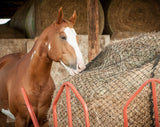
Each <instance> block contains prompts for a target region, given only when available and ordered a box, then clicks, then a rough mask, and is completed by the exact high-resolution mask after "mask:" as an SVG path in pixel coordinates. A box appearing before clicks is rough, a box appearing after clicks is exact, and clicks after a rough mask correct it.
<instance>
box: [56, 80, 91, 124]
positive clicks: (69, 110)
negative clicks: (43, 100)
mask: <svg viewBox="0 0 160 127" xmlns="http://www.w3.org/2000/svg"><path fill="white" fill-rule="evenodd" d="M66 86H67V88H66V95H67V96H70V92H69V88H70V89H71V90H72V91H73V93H74V94H75V95H76V97H77V98H78V100H79V101H80V102H81V104H82V106H83V110H84V114H85V123H86V127H90V124H89V113H88V108H87V105H86V103H85V101H84V100H83V98H82V97H81V95H80V94H79V93H78V91H77V90H76V88H75V87H74V86H73V85H72V84H71V83H70V82H65V83H63V84H62V86H61V88H60V90H59V91H58V94H57V96H56V97H55V100H54V102H53V121H54V127H58V124H57V111H56V105H57V102H58V100H59V98H60V95H61V93H62V92H63V89H64V87H66ZM67 91H68V92H67ZM67 98H68V97H67ZM67 100H70V97H69V98H68V99H67ZM67 103H68V104H67V109H68V112H70V113H71V105H70V104H71V103H70V102H67ZM69 103H70V104H69ZM68 106H69V107H68ZM68 117H70V116H68ZM68 120H70V121H68V123H69V125H70V126H72V116H71V118H68Z"/></svg>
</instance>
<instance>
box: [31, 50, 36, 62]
mask: <svg viewBox="0 0 160 127" xmlns="http://www.w3.org/2000/svg"><path fill="white" fill-rule="evenodd" d="M35 54H36V51H34V52H33V53H32V56H31V60H32V59H33V57H34V55H35Z"/></svg>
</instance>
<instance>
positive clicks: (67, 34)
mask: <svg viewBox="0 0 160 127" xmlns="http://www.w3.org/2000/svg"><path fill="white" fill-rule="evenodd" d="M75 20H76V11H74V13H73V15H72V16H71V17H70V18H69V19H68V20H66V19H63V11H62V8H60V9H59V11H58V17H57V19H56V21H55V22H53V23H52V24H51V25H50V26H48V27H47V28H46V29H45V30H44V31H43V32H42V33H41V34H40V36H39V37H38V38H37V39H36V40H35V44H34V46H33V48H32V49H31V50H30V52H28V53H15V54H9V55H7V56H4V57H2V58H1V59H0V111H1V112H0V126H1V127H4V126H5V124H6V118H7V116H6V115H4V113H5V112H9V113H10V114H13V116H14V117H15V126H16V127H28V126H33V123H32V121H31V118H30V116H29V112H28V110H27V107H26V105H25V101H24V99H23V96H22V93H21V88H22V87H24V89H25V91H26V93H27V95H28V98H29V100H30V103H31V104H32V106H33V110H34V112H35V115H36V117H37V119H38V122H39V124H40V126H42V127H46V126H48V120H47V111H48V109H49V106H50V104H51V99H52V95H53V92H54V90H55V84H54V81H53V79H52V78H51V75H50V71H51V66H52V62H53V61H55V62H59V63H61V64H62V65H63V66H64V67H65V68H66V69H67V70H68V71H69V73H70V74H71V75H75V74H78V73H79V72H81V71H82V70H83V69H84V68H85V64H84V60H83V57H82V53H81V51H80V49H79V47H78V36H77V34H76V32H75V30H74V28H73V26H74V24H75ZM6 114H7V113H6Z"/></svg>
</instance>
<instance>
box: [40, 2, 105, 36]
mask: <svg viewBox="0 0 160 127" xmlns="http://www.w3.org/2000/svg"><path fill="white" fill-rule="evenodd" d="M98 5H99V19H100V20H99V33H100V34H102V32H103V29H104V12H103V9H102V6H101V4H100V2H99V3H98ZM60 7H63V13H64V17H65V18H66V19H68V18H70V17H71V15H72V14H73V11H74V10H76V12H77V19H76V24H75V30H76V32H77V33H78V34H87V32H88V29H87V28H88V25H87V24H88V23H87V1H86V0H60V1H57V0H44V1H42V2H40V3H39V9H38V11H37V13H38V14H39V18H41V19H40V26H41V27H40V29H39V31H38V33H40V32H41V31H42V30H43V29H44V28H45V27H47V26H48V25H49V24H51V23H52V22H53V21H54V20H56V18H57V11H58V9H59V8H60Z"/></svg>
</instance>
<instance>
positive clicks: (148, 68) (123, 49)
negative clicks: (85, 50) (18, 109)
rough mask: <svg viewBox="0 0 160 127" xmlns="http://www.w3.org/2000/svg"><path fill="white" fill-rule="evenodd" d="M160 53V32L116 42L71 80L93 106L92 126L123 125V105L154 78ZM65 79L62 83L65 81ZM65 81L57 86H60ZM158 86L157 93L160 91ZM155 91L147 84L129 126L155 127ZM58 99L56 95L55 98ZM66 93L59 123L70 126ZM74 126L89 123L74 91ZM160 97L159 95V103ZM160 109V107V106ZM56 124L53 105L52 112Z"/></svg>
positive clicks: (131, 110) (159, 67)
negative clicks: (153, 102) (153, 96)
mask: <svg viewBox="0 0 160 127" xmlns="http://www.w3.org/2000/svg"><path fill="white" fill-rule="evenodd" d="M158 55H160V33H151V34H144V35H140V36H138V37H134V38H129V39H125V40H119V41H114V42H113V44H111V45H109V46H107V47H106V49H105V50H104V51H103V52H101V53H100V54H99V55H98V56H97V57H96V58H95V59H94V60H93V61H92V62H91V63H89V64H88V65H87V69H86V70H85V71H83V72H82V73H80V74H79V75H76V76H74V77H68V78H67V79H65V80H64V81H70V82H71V83H73V84H74V86H75V87H76V89H77V90H78V91H79V93H80V94H81V95H82V97H83V98H84V100H85V101H86V103H87V106H88V109H89V117H90V124H91V127H92V126H93V127H111V126H117V127H122V126H123V113H122V111H123V106H124V105H125V103H126V101H127V100H128V99H129V97H131V96H132V95H133V93H135V91H136V90H137V89H138V88H139V87H140V86H141V84H142V83H143V82H144V81H146V80H147V79H149V78H150V77H151V73H152V72H153V64H154V63H155V61H156V60H157V58H158ZM154 69H155V71H154V74H155V77H157V78H160V62H158V65H157V66H155V68H154ZM64 81H62V83H63V82H64ZM60 86H61V84H59V85H58V86H57V90H56V92H55V94H56V93H57V91H58V89H59V88H60ZM159 88H160V85H157V93H159V92H160V89H159ZM150 94H151V90H150V89H149V86H147V87H146V88H145V89H144V90H143V91H142V92H141V93H140V94H139V95H138V96H137V98H136V99H135V100H134V101H133V102H132V103H131V104H130V106H129V107H128V110H127V112H128V118H129V126H131V127H135V126H138V127H141V126H146V127H147V126H152V124H154V123H153V121H152V114H151V112H153V111H152V109H151V104H152V102H151V101H150ZM53 98H54V97H53ZM65 99H66V97H65V93H63V94H62V96H61V98H60V100H59V102H58V106H57V107H58V108H57V112H58V125H59V126H60V127H64V126H66V125H67V123H68V122H67V121H68V119H67V111H66V110H67V108H66V101H65ZM71 100H72V102H71V103H72V115H73V126H85V123H84V122H85V121H84V117H83V115H84V113H83V111H82V107H81V104H80V102H78V100H77V99H76V98H75V97H74V95H73V94H71ZM159 103H160V97H159V96H158V104H159ZM158 106H159V109H160V105H158ZM48 119H49V124H50V126H53V118H52V106H51V107H50V109H49V112H48Z"/></svg>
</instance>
